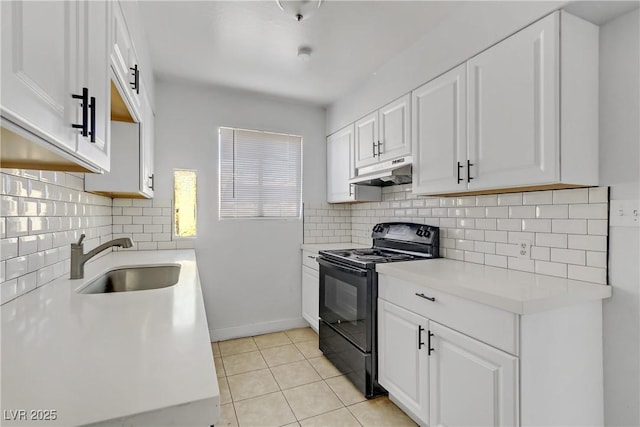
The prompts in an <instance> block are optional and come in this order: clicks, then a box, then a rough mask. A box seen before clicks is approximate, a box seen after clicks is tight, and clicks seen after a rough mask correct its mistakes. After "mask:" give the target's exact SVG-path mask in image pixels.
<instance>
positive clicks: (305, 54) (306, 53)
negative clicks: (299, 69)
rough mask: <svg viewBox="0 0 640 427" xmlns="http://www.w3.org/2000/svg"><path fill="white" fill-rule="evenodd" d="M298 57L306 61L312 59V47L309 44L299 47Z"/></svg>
mask: <svg viewBox="0 0 640 427" xmlns="http://www.w3.org/2000/svg"><path fill="white" fill-rule="evenodd" d="M298 59H299V60H301V61H304V62H307V61H308V60H309V59H311V48H310V47H309V46H300V47H299V48H298Z"/></svg>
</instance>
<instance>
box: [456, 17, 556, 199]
mask: <svg viewBox="0 0 640 427" xmlns="http://www.w3.org/2000/svg"><path fill="white" fill-rule="evenodd" d="M558 43H559V42H558V14H553V15H550V16H549V17H547V18H544V19H543V20H541V21H538V22H536V23H535V24H533V25H531V26H529V27H527V28H525V29H523V30H522V31H520V32H518V33H516V34H515V35H513V36H511V37H509V38H508V39H506V40H504V41H502V42H500V43H498V44H497V45H495V46H493V47H492V48H490V49H488V50H486V51H484V52H483V53H481V54H479V55H478V56H476V57H474V58H472V59H470V60H469V61H468V75H467V82H468V90H469V110H468V113H469V159H470V161H471V163H472V164H473V166H472V167H471V170H470V171H468V172H470V174H471V177H472V178H473V179H472V180H471V182H470V183H469V189H470V190H475V189H483V188H501V187H517V186H522V185H540V184H547V183H552V182H557V181H558V179H559V144H558V132H559V130H558V126H559V123H558V103H559V97H558V77H559V68H558V61H559V59H558V54H559V48H558Z"/></svg>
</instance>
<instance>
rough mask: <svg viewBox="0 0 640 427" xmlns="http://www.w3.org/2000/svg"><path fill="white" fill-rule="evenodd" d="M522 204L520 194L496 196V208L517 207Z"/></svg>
mask: <svg viewBox="0 0 640 427" xmlns="http://www.w3.org/2000/svg"><path fill="white" fill-rule="evenodd" d="M521 204H522V193H507V194H498V206H517V205H521Z"/></svg>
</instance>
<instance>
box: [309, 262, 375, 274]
mask: <svg viewBox="0 0 640 427" xmlns="http://www.w3.org/2000/svg"><path fill="white" fill-rule="evenodd" d="M317 261H318V264H320V265H323V266H325V267H327V268H331V269H334V270H339V271H342V272H344V273H348V274H353V275H356V276H366V275H367V274H368V271H367V270H362V269H359V268H354V267H348V266H346V265H341V264H335V263H333V262H329V261H326V260H324V259H322V258H318V259H317Z"/></svg>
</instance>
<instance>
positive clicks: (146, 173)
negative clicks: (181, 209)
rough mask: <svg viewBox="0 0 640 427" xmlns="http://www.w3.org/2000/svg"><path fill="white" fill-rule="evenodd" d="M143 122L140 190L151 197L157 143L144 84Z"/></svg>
mask: <svg viewBox="0 0 640 427" xmlns="http://www.w3.org/2000/svg"><path fill="white" fill-rule="evenodd" d="M141 99H142V109H141V111H142V123H140V144H141V147H140V163H141V164H140V182H141V185H140V190H141V191H142V192H143V193H144V194H146V195H147V196H149V197H153V190H154V185H155V174H154V157H153V156H154V145H155V141H154V138H155V133H154V126H155V117H154V115H153V109H152V108H151V102H150V101H149V97H148V96H147V93H146V91H145V86H144V85H143V86H142V93H141Z"/></svg>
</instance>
